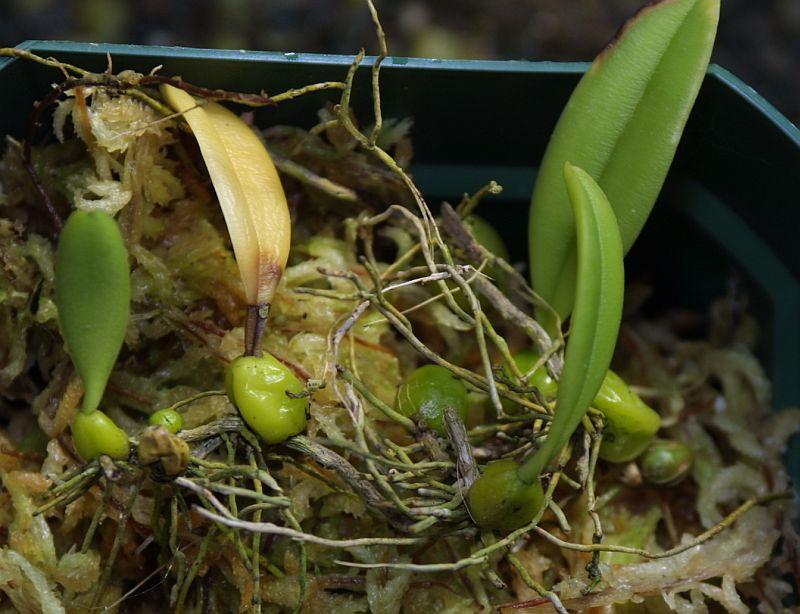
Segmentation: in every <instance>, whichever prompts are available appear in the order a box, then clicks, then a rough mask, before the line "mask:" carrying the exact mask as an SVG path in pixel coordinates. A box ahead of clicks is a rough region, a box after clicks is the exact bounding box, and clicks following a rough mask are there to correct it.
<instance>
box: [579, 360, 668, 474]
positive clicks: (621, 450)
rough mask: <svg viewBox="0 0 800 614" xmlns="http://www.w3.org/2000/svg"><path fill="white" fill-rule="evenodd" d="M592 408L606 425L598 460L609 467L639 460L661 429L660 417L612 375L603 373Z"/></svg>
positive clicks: (610, 372) (618, 377)
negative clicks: (606, 462)
mask: <svg viewBox="0 0 800 614" xmlns="http://www.w3.org/2000/svg"><path fill="white" fill-rule="evenodd" d="M592 407H595V408H597V409H599V410H600V411H601V412H603V416H604V417H605V421H606V425H605V430H604V431H603V443H602V444H601V446H600V458H602V459H604V460H607V461H609V462H612V463H625V462H628V461H632V460H633V459H634V458H636V457H637V456H639V455H640V454H641V453H642V452H643V451H644V449H645V448H646V447H647V446H648V445H649V444H650V442H651V441H652V440H653V437H654V436H655V434H656V433H657V432H658V429H659V428H660V426H661V417H660V416H659V415H658V414H657V413H656V412H655V411H654V410H653V409H652V408H651V407H650V406H648V405H647V404H646V403H645V402H644V401H642V399H641V398H639V395H638V394H636V393H635V392H633V391H631V389H630V388H628V385H627V384H626V383H625V382H624V381H623V380H622V378H621V377H620V376H619V375H617V374H616V373H614V372H613V371H608V373H606V376H605V379H604V380H603V384H602V385H601V386H600V391H599V392H598V393H597V396H595V398H594V401H593V402H592Z"/></svg>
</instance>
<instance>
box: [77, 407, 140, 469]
mask: <svg viewBox="0 0 800 614" xmlns="http://www.w3.org/2000/svg"><path fill="white" fill-rule="evenodd" d="M72 440H73V441H74V442H75V448H76V449H77V450H78V454H80V455H81V456H82V457H83V458H84V459H86V460H94V459H96V458H97V457H98V456H101V455H103V454H105V455H106V456H110V457H111V458H115V459H123V458H127V457H128V454H130V444H129V443H128V435H127V434H126V433H125V431H123V430H122V429H121V428H119V427H118V426H117V425H116V424H114V421H113V420H111V418H109V417H108V416H106V415H105V414H104V413H103V412H101V411H100V410H94V411H91V412H84V411H80V412H78V415H76V416H75V420H73V422H72Z"/></svg>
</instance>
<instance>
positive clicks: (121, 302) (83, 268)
mask: <svg viewBox="0 0 800 614" xmlns="http://www.w3.org/2000/svg"><path fill="white" fill-rule="evenodd" d="M130 297H131V284H130V271H129V269H128V253H127V251H126V250H125V242H124V241H123V239H122V234H121V233H120V230H119V226H118V225H117V222H115V221H114V218H112V217H111V216H110V215H108V214H107V213H104V212H102V211H75V212H74V213H72V214H71V215H70V216H69V218H68V219H67V222H66V224H64V228H63V229H62V231H61V235H60V236H59V239H58V249H57V250H56V262H55V301H56V305H57V306H58V323H59V327H60V328H61V334H62V336H63V337H64V341H65V342H66V345H67V351H68V352H69V355H70V358H72V362H73V364H74V365H75V370H76V371H77V372H78V375H80V377H81V380H83V386H84V390H85V392H84V396H83V410H84V411H91V410H94V409H97V406H98V405H99V404H100V401H101V399H102V398H103V392H104V391H105V387H106V382H107V381H108V377H109V375H110V374H111V370H112V369H113V368H114V363H115V362H116V360H117V355H118V354H119V351H120V348H121V347H122V341H123V339H124V337H125V330H126V328H127V326H128V319H129V315H130Z"/></svg>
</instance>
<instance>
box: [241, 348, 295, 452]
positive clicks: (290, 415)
mask: <svg viewBox="0 0 800 614" xmlns="http://www.w3.org/2000/svg"><path fill="white" fill-rule="evenodd" d="M225 388H226V390H227V392H228V398H229V399H230V400H231V403H233V404H234V405H235V406H236V407H237V409H238V410H239V413H240V414H241V416H242V418H243V419H244V421H245V422H246V423H247V425H248V426H249V427H250V428H251V429H253V430H254V431H255V432H256V433H257V434H258V435H259V436H260V437H261V438H262V439H263V440H264V441H266V442H267V443H273V444H275V443H281V442H283V441H286V439H288V438H289V437H291V436H292V435H297V434H298V433H300V432H302V431H303V429H305V428H306V411H307V410H308V399H307V398H304V397H303V398H293V397H290V396H289V395H287V394H286V393H287V392H289V393H292V394H295V395H297V394H300V393H302V392H303V391H304V390H305V388H304V386H303V384H302V382H301V381H300V380H299V379H297V376H296V375H295V374H294V373H292V371H291V370H290V369H289V368H288V367H287V366H286V365H284V364H283V363H282V362H280V361H279V360H278V359H277V358H275V357H274V356H272V355H271V354H264V355H263V356H240V357H239V358H237V359H235V360H234V361H233V362H231V364H229V365H228V369H227V372H226V374H225Z"/></svg>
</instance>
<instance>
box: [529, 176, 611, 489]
mask: <svg viewBox="0 0 800 614" xmlns="http://www.w3.org/2000/svg"><path fill="white" fill-rule="evenodd" d="M564 181H565V183H566V192H567V194H568V197H569V200H570V202H571V204H572V208H573V212H574V215H575V222H576V224H575V230H576V238H577V256H578V266H577V278H576V280H575V287H576V291H575V312H574V313H573V315H572V325H571V327H570V333H569V337H568V339H567V348H566V353H565V357H564V370H563V371H562V373H561V377H560V379H559V381H558V396H557V397H556V412H555V416H554V418H553V421H552V422H551V423H550V431H549V433H548V435H547V437H546V438H545V440H544V443H543V444H542V447H541V448H539V450H538V451H537V452H536V454H534V456H533V457H531V459H530V460H529V461H527V462H526V463H525V464H524V465H523V466H522V467H520V469H519V476H520V479H522V481H523V482H525V483H528V484H530V483H533V482H534V481H535V480H537V479H538V478H539V474H540V473H541V472H542V470H543V469H544V467H545V466H546V465H547V463H548V462H549V461H550V459H551V458H553V456H555V455H556V454H557V453H558V452H560V451H561V449H562V448H563V447H564V445H565V444H566V443H567V441H569V438H570V436H571V435H572V433H573V432H574V431H575V429H576V428H577V427H578V424H579V423H580V421H581V419H582V418H583V416H584V414H585V413H586V411H587V410H588V409H589V405H590V404H591V402H592V400H593V399H594V397H595V395H596V394H597V391H598V390H599V389H600V385H601V384H602V383H603V379H604V378H605V376H606V372H607V371H608V366H609V365H610V364H611V358H612V356H613V354H614V346H615V345H616V344H617V334H618V333H619V325H620V320H621V319H622V297H623V292H624V287H625V271H624V268H623V253H622V240H621V238H620V233H619V228H618V226H617V220H616V217H615V216H614V210H613V209H612V208H611V205H610V204H609V202H608V199H607V198H606V196H605V194H604V193H603V190H601V189H600V186H598V185H597V183H596V182H595V180H594V179H592V177H591V176H590V175H589V174H588V173H587V172H586V171H584V170H582V169H580V168H578V167H575V166H572V165H570V164H569V163H567V164H566V165H565V166H564Z"/></svg>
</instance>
